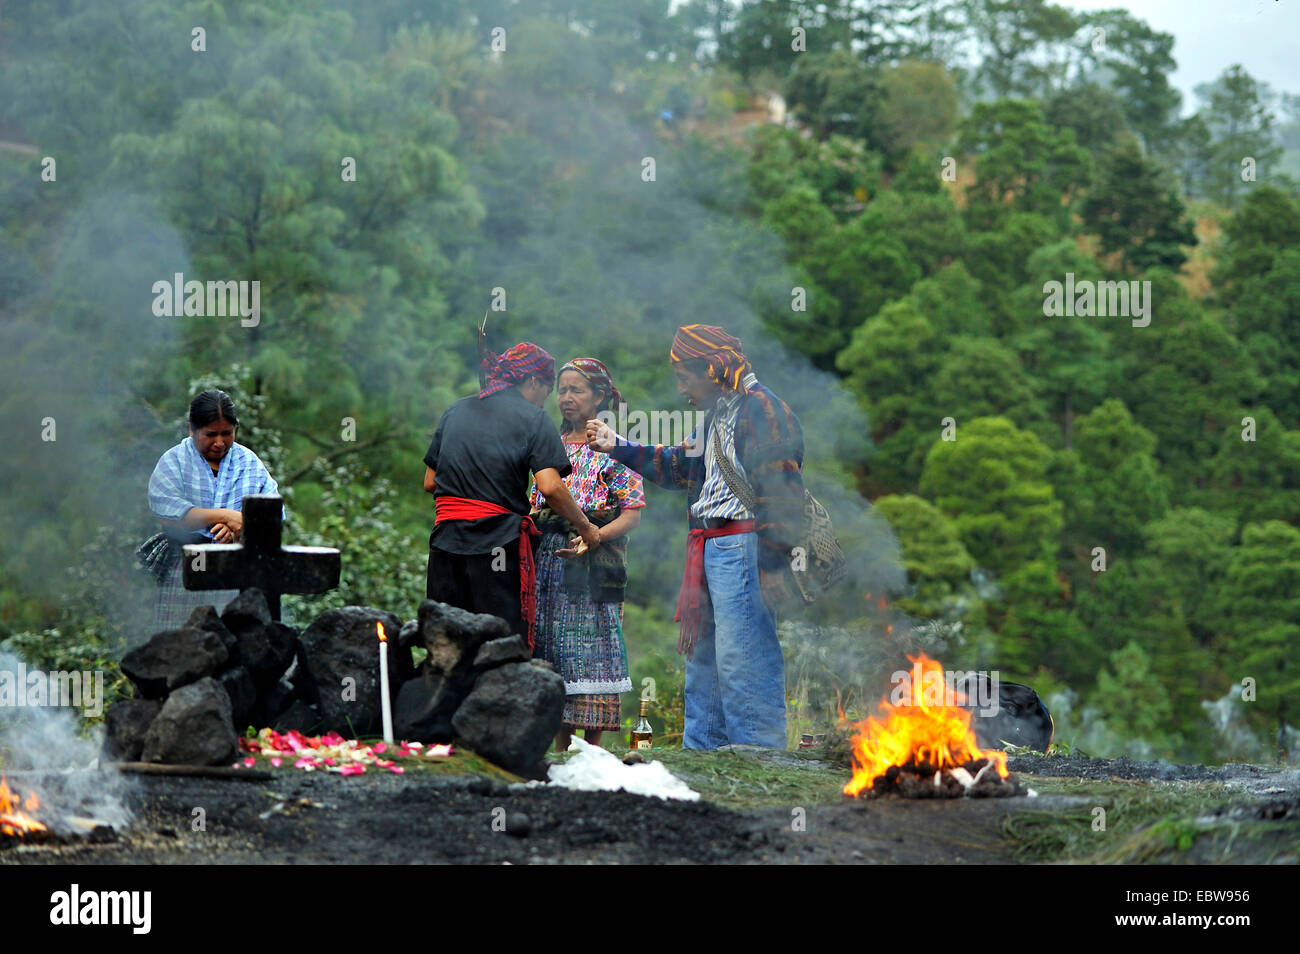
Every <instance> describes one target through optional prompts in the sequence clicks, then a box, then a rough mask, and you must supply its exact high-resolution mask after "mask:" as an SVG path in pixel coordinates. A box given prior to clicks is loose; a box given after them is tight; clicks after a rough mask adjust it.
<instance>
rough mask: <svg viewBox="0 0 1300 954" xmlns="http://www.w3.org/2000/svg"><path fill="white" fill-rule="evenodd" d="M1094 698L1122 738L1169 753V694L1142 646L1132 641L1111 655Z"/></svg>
mask: <svg viewBox="0 0 1300 954" xmlns="http://www.w3.org/2000/svg"><path fill="white" fill-rule="evenodd" d="M1093 698H1094V701H1095V702H1097V703H1099V704H1100V705H1101V706H1102V707H1103V711H1104V712H1105V718H1106V723H1107V725H1108V726H1110V727H1111V730H1112V731H1114V732H1117V733H1118V734H1119V735H1120V737H1121V738H1125V739H1128V740H1132V741H1135V742H1137V741H1141V742H1145V743H1146V744H1147V745H1148V746H1149V747H1150V748H1149V749H1148V750H1147V754H1166V753H1167V750H1168V745H1169V743H1168V739H1167V736H1166V732H1165V726H1167V725H1169V723H1170V721H1171V720H1170V717H1171V715H1172V714H1173V713H1172V711H1171V706H1170V702H1169V694H1168V692H1167V691H1166V690H1165V688H1164V686H1162V685H1161V683H1160V679H1159V678H1158V676H1157V674H1156V673H1155V672H1153V671H1152V665H1151V659H1150V657H1149V656H1148V655H1147V653H1146V652H1145V651H1143V649H1142V647H1141V645H1139V644H1138V643H1136V642H1130V643H1128V644H1126V645H1125V646H1124V648H1123V649H1117V650H1115V651H1114V652H1112V653H1111V654H1110V660H1109V664H1108V665H1106V666H1105V667H1103V668H1102V670H1101V672H1099V673H1098V674H1097V693H1096V695H1095V696H1094V697H1093Z"/></svg>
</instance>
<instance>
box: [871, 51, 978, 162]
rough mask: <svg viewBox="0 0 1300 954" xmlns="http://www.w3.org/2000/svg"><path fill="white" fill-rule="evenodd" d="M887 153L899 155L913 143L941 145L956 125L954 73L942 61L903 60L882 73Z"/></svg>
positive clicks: (883, 117) (885, 148)
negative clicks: (946, 68) (940, 62)
mask: <svg viewBox="0 0 1300 954" xmlns="http://www.w3.org/2000/svg"><path fill="white" fill-rule="evenodd" d="M880 84H881V87H882V88H883V90H884V94H885V98H884V102H883V103H881V106H880V121H881V124H882V126H883V129H882V133H881V137H882V140H883V143H882V145H883V147H884V150H885V153H886V154H887V155H889V156H891V157H899V156H902V155H903V154H905V153H906V152H907V151H908V150H909V149H911V148H913V147H914V146H930V147H935V146H942V145H944V144H946V143H947V142H948V141H949V139H951V137H952V134H953V132H954V131H955V129H956V127H957V118H958V110H959V108H960V100H959V97H958V94H957V84H956V82H955V80H954V79H953V76H952V74H951V73H949V72H948V71H947V70H945V69H944V68H943V66H942V65H941V64H939V63H926V62H920V61H917V60H904V61H903V62H901V63H899V64H898V65H897V66H891V67H888V68H886V69H884V70H883V71H882V72H881V75H880Z"/></svg>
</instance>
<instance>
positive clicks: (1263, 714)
mask: <svg viewBox="0 0 1300 954" xmlns="http://www.w3.org/2000/svg"><path fill="white" fill-rule="evenodd" d="M1222 613H1223V617H1224V626H1225V631H1226V633H1227V638H1226V640H1225V645H1224V656H1225V658H1224V669H1225V671H1226V672H1228V674H1229V677H1230V681H1231V682H1233V683H1236V684H1240V682H1241V680H1242V679H1245V678H1251V679H1253V680H1254V681H1255V686H1256V692H1257V698H1256V700H1255V702H1254V703H1253V704H1251V705H1249V706H1248V707H1247V710H1246V711H1247V713H1248V717H1249V718H1250V720H1251V721H1252V722H1253V723H1254V724H1256V725H1257V726H1259V727H1261V728H1263V729H1266V730H1268V731H1270V732H1276V733H1277V734H1278V737H1279V744H1280V738H1281V735H1282V730H1283V727H1284V726H1285V725H1286V724H1287V723H1288V720H1290V719H1294V718H1295V706H1296V698H1297V696H1298V695H1300V665H1297V664H1296V661H1295V659H1294V647H1295V644H1296V640H1297V638H1300V623H1298V622H1297V620H1300V530H1297V529H1296V528H1295V527H1293V526H1290V525H1288V524H1285V523H1283V522H1281V521H1280V520H1269V521H1266V522H1264V523H1252V524H1248V525H1247V526H1246V527H1245V528H1244V529H1243V531H1242V534H1241V546H1240V547H1238V548H1237V550H1236V551H1235V552H1234V553H1233V555H1232V559H1231V560H1230V561H1229V563H1228V568H1227V575H1226V580H1225V582H1224V586H1223V606H1222ZM1280 754H1281V752H1279V755H1280Z"/></svg>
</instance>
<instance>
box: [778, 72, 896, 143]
mask: <svg viewBox="0 0 1300 954" xmlns="http://www.w3.org/2000/svg"><path fill="white" fill-rule="evenodd" d="M785 98H786V102H787V103H788V104H789V105H790V107H791V108H792V109H795V110H796V111H797V112H798V114H799V116H801V117H802V118H803V119H804V121H805V122H807V123H808V124H809V125H810V126H811V127H812V128H813V129H814V130H815V131H816V133H817V135H818V137H819V138H822V139H824V138H826V137H827V136H829V135H831V134H832V133H840V134H841V135H845V136H852V137H853V138H854V139H860V140H862V141H863V142H864V143H866V146H867V148H868V149H874V150H880V149H882V148H883V147H884V140H883V139H882V136H881V129H882V127H881V119H880V113H881V104H882V103H883V102H884V99H885V91H884V88H883V86H882V85H881V82H880V75H879V72H878V71H877V70H876V69H873V68H871V67H868V66H866V65H865V64H864V63H863V62H862V61H861V60H860V59H858V58H857V57H856V56H854V55H853V54H852V53H850V52H849V51H848V50H842V49H841V50H832V51H831V52H829V53H811V52H810V53H801V54H799V57H798V60H797V62H796V63H795V68H794V69H793V70H792V71H791V73H790V76H789V79H787V80H786V86H785Z"/></svg>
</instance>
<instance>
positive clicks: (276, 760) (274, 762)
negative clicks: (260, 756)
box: [271, 759, 281, 768]
mask: <svg viewBox="0 0 1300 954" xmlns="http://www.w3.org/2000/svg"><path fill="white" fill-rule="evenodd" d="M280 762H281V760H280V759H271V764H272V765H274V766H275V767H276V768H279V767H280Z"/></svg>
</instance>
